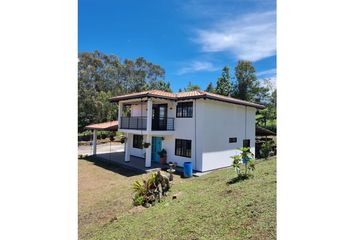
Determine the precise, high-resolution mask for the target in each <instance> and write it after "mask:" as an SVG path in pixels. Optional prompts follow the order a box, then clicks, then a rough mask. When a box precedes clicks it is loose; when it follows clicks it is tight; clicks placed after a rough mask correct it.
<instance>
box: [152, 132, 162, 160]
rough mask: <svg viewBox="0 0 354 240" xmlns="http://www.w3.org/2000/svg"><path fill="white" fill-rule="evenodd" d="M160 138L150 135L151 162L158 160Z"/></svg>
mask: <svg viewBox="0 0 354 240" xmlns="http://www.w3.org/2000/svg"><path fill="white" fill-rule="evenodd" d="M161 140H162V139H161V137H152V145H151V160H152V161H153V162H160V155H159V152H161Z"/></svg>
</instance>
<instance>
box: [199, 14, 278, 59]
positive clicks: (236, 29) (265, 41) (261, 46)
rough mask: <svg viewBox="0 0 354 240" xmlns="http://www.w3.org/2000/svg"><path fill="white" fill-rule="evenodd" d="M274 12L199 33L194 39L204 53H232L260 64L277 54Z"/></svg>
mask: <svg viewBox="0 0 354 240" xmlns="http://www.w3.org/2000/svg"><path fill="white" fill-rule="evenodd" d="M275 14H276V13H275V12H274V11H271V12H264V13H252V14H248V15H244V16H242V17H240V18H238V19H232V20H227V21H222V22H219V23H217V24H216V25H215V26H213V27H211V28H210V29H198V30H197V37H196V38H195V39H194V40H195V41H196V42H197V43H199V44H200V45H201V48H202V51H203V52H231V53H232V54H233V55H234V56H235V57H236V58H237V59H243V60H250V61H257V60H260V59H263V58H266V57H270V56H273V55H275V53H276V39H275V36H276V32H275V31H276V22H275Z"/></svg>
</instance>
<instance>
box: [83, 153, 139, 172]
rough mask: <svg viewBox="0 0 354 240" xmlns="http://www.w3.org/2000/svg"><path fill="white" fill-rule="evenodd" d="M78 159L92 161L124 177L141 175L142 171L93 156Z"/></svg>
mask: <svg viewBox="0 0 354 240" xmlns="http://www.w3.org/2000/svg"><path fill="white" fill-rule="evenodd" d="M79 161H88V162H92V163H93V164H95V165H96V166H98V167H101V168H104V169H106V170H109V171H112V172H114V173H117V174H120V175H123V176H126V177H132V176H137V175H141V174H143V173H144V172H141V171H137V170H135V169H130V168H124V167H122V166H121V165H117V164H114V163H110V162H108V161H105V160H101V159H99V158H97V157H93V156H85V157H83V158H79Z"/></svg>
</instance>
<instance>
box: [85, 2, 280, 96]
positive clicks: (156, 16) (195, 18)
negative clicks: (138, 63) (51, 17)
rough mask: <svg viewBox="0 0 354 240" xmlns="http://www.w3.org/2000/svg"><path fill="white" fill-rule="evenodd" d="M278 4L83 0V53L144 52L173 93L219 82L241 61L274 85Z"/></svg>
mask: <svg viewBox="0 0 354 240" xmlns="http://www.w3.org/2000/svg"><path fill="white" fill-rule="evenodd" d="M275 8H276V6H275V0H271V1H269V0H233V1H231V0H219V1H217V0H214V1H210V0H184V1H181V0H179V1H178V0H168V1H167V0H151V1H143V0H139V1H138V0H125V1H122V0H79V51H80V52H83V51H94V50H99V51H102V52H104V53H106V54H116V55H118V56H119V57H120V58H121V59H123V58H129V59H135V58H137V57H139V56H143V57H144V58H146V59H147V60H149V61H151V62H153V63H155V64H159V65H160V66H162V67H163V68H164V69H165V71H166V77H165V80H166V81H169V82H170V83H171V86H172V89H173V90H174V91H178V89H179V88H183V87H185V86H186V85H187V84H188V82H189V81H191V82H192V83H193V84H198V85H200V86H201V88H202V89H205V88H206V86H207V85H208V83H209V82H213V83H214V85H215V83H216V80H217V78H218V77H219V76H220V74H221V69H222V67H223V66H225V65H229V66H230V68H231V69H232V71H231V73H232V74H233V68H234V66H235V64H236V63H237V61H238V60H239V59H245V60H251V61H252V62H253V63H254V66H255V67H256V70H257V73H258V74H257V76H258V78H259V79H263V78H270V79H271V80H272V82H273V83H275V79H276V70H275V69H276V12H275V11H276V9H275Z"/></svg>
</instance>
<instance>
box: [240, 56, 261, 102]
mask: <svg viewBox="0 0 354 240" xmlns="http://www.w3.org/2000/svg"><path fill="white" fill-rule="evenodd" d="M235 77H236V84H235V89H234V96H235V97H236V98H239V99H242V100H246V101H253V100H255V96H256V94H257V92H258V91H257V90H258V89H259V82H258V81H257V77H256V69H255V68H254V67H253V65H252V63H251V62H250V61H244V60H240V61H238V63H237V65H236V66H235Z"/></svg>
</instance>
